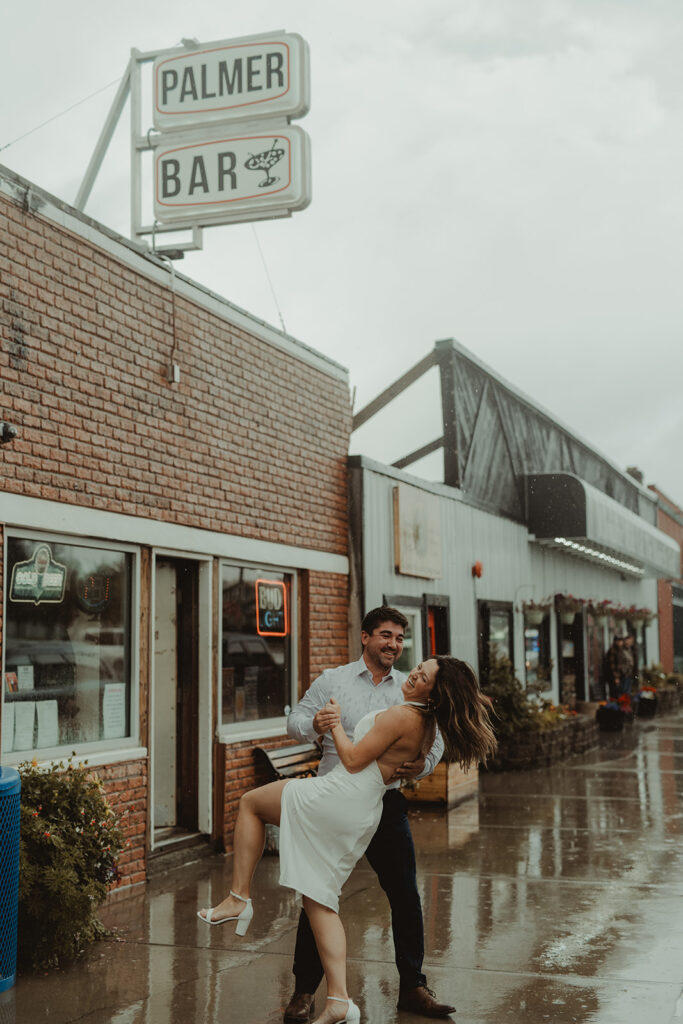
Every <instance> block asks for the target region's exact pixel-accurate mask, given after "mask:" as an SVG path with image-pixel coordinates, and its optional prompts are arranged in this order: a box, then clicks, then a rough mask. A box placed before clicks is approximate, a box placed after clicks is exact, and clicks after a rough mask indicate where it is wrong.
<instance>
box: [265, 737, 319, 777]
mask: <svg viewBox="0 0 683 1024" xmlns="http://www.w3.org/2000/svg"><path fill="white" fill-rule="evenodd" d="M254 753H255V755H256V760H257V763H258V764H259V765H260V766H261V767H262V768H265V770H266V771H267V772H268V775H269V776H270V780H271V782H274V781H275V780H277V779H304V778H307V777H308V776H310V775H315V774H316V773H317V771H318V764H319V763H320V747H319V746H318V744H317V743H300V744H298V745H297V746H295V747H278V749H277V750H264V749H263V747H254Z"/></svg>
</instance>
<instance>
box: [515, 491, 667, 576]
mask: <svg viewBox="0 0 683 1024" xmlns="http://www.w3.org/2000/svg"><path fill="white" fill-rule="evenodd" d="M525 481H526V511H527V517H526V518H527V526H528V528H529V532H530V533H532V534H534V537H535V539H536V540H537V541H538V542H539V543H540V544H544V545H547V546H549V547H554V548H556V549H557V550H561V551H565V552H567V553H569V554H573V555H576V556H577V557H580V558H587V559H589V560H590V561H591V562H594V563H599V564H602V565H604V566H605V567H606V568H610V569H614V570H615V571H617V572H623V573H627V574H629V575H631V576H638V577H641V578H642V577H644V576H653V577H655V578H670V577H678V575H679V573H680V566H681V551H680V548H679V546H678V544H677V543H676V541H675V540H673V538H671V537H669V536H667V534H665V533H664V532H663V531H662V530H658V529H657V527H656V526H652V524H650V523H648V522H646V520H644V519H641V517H640V516H637V515H636V514H635V512H631V511H630V510H629V509H627V508H624V507H623V505H620V504H619V503H618V502H617V501H614V500H613V499H612V498H610V497H608V495H606V494H603V492H602V491H599V490H597V488H595V487H592V486H591V485H590V484H587V483H585V482H584V481H583V480H581V479H579V477H577V476H574V475H573V474H572V473H534V474H530V475H528V476H526V477H525Z"/></svg>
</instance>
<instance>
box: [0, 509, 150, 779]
mask: <svg viewBox="0 0 683 1024" xmlns="http://www.w3.org/2000/svg"><path fill="white" fill-rule="evenodd" d="M10 538H16V539H18V540H33V541H36V542H37V543H40V542H41V541H43V542H45V543H46V544H50V545H54V544H65V545H70V546H72V547H86V548H98V549H100V550H110V551H116V552H121V553H123V554H130V555H131V556H132V559H131V563H132V564H131V580H130V588H131V594H130V733H129V735H128V736H121V737H118V738H116V739H111V740H91V741H90V742H87V743H68V744H64V745H62V746H57V747H38V748H34V749H32V750H12V751H8V752H7V753H5V751H2V761H3V763H4V764H6V765H17V764H21V762H22V761H27V760H37V761H38V763H39V764H43V763H49V762H51V761H56V760H64V759H65V757H69V756H71V755H72V754H73V755H74V762H76V763H79V762H80V761H82V760H83V759H87V760H88V763H91V764H95V763H100V764H110V763H112V762H114V761H119V760H128V759H130V758H133V757H138V756H145V755H146V749H145V748H142V747H141V746H140V590H141V587H140V566H141V558H140V548H139V546H137V545H135V544H126V543H124V542H118V541H116V540H112V539H110V538H108V537H92V536H88V537H80V536H79V535H78V534H71V533H52V532H50V531H49V530H35V529H21V528H20V527H17V526H5V528H4V531H3V552H2V555H3V562H2V595H3V600H2V658H1V659H0V670H1V671H2V676H1V677H0V679H1V680H2V682H3V686H2V698H1V699H2V706H3V710H4V704H5V686H4V679H5V652H6V650H7V605H8V599H7V589H8V579H7V576H8V556H7V546H8V544H7V542H8V540H9V539H10ZM1 743H2V738H1V737H0V745H1ZM0 749H1V746H0ZM117 753H118V754H119V755H120V756H118V757H117V756H116V755H117ZM101 755H106V758H105V759H103V758H102V756H101ZM95 759H96V760H95Z"/></svg>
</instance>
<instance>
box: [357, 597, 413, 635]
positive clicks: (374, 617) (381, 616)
mask: <svg viewBox="0 0 683 1024" xmlns="http://www.w3.org/2000/svg"><path fill="white" fill-rule="evenodd" d="M381 622H393V623H394V625H396V626H400V627H401V629H403V630H406V629H407V628H408V620H407V618H406V617H405V615H404V614H403V612H400V611H399V610H398V608H390V607H389V605H388V604H383V605H381V606H380V607H379V608H371V609H370V611H369V612H367V614H366V616H365V618H364V619H363V621H362V622H361V624H360V628H361V632H363V633H372V632H373V631H374V630H375V629H377V627H378V626H379V624H380V623H381Z"/></svg>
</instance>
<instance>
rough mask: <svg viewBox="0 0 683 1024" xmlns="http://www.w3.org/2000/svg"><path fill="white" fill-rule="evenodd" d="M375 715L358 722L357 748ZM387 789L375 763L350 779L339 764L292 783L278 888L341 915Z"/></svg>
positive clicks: (285, 797)
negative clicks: (346, 888) (344, 891)
mask: <svg viewBox="0 0 683 1024" xmlns="http://www.w3.org/2000/svg"><path fill="white" fill-rule="evenodd" d="M378 714H379V711H371V712H370V714H368V715H364V716H363V718H361V720H360V721H359V722H358V724H357V725H356V728H355V729H354V732H353V742H354V743H358V742H359V741H360V740H361V739H362V738H363V736H365V734H366V733H367V732H369V731H370V729H371V728H372V726H373V725H374V723H375V716H376V715H378ZM385 790H386V786H385V785H384V779H383V778H382V773H381V772H380V770H379V765H378V764H377V762H376V761H373V762H372V764H369V765H368V766H367V768H363V770H362V771H360V772H356V773H355V774H353V775H352V774H351V772H348V771H347V770H346V768H345V767H344V765H343V764H341V762H340V763H339V764H337V765H335V767H334V768H333V769H332V771H331V772H328V773H327V775H323V776H320V777H318V778H314V779H291V780H290V781H289V782H288V783H287V785H286V786H285V787H284V789H283V791H282V808H281V814H280V885H285V886H287V887H288V888H290V889H296V891H297V892H300V893H302V894H303V895H304V896H309V897H310V898H311V899H313V900H315V901H316V902H317V903H322V904H323V905H324V906H326V907H330V908H331V909H332V910H335V911H337V912H338V911H339V893H340V892H341V887H342V885H343V884H344V882H345V881H346V879H347V878H348V877H349V875H350V874H351V871H352V869H353V867H354V865H355V864H356V863H357V862H358V861H359V860H360V858H361V857H362V856H363V854H364V853H365V851H366V849H367V847H368V845H369V843H370V840H371V839H372V837H373V835H374V834H375V831H376V829H377V826H378V825H379V819H380V817H381V816H382V797H383V796H384V793H385Z"/></svg>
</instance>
